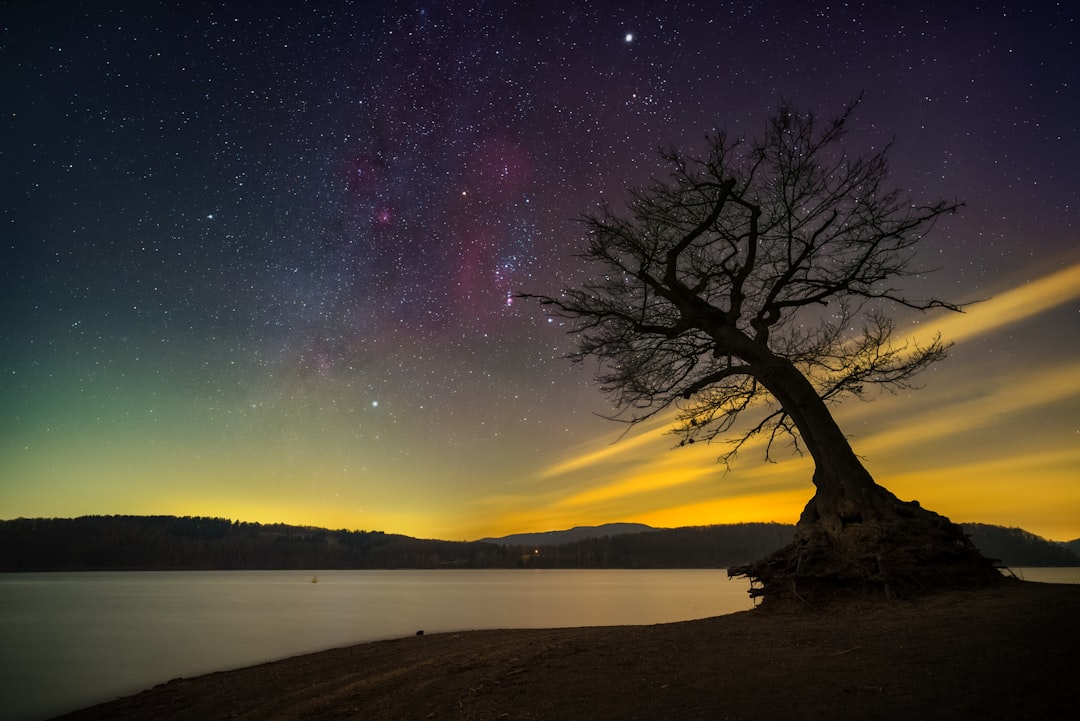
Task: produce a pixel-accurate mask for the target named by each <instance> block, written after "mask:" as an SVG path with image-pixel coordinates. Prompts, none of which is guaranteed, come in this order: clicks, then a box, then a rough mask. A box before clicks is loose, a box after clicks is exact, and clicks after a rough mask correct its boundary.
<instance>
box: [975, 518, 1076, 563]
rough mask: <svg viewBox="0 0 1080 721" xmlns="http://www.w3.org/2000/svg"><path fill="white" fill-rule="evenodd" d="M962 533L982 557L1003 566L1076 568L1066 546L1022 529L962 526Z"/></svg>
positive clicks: (1069, 550) (1072, 553)
mask: <svg viewBox="0 0 1080 721" xmlns="http://www.w3.org/2000/svg"><path fill="white" fill-rule="evenodd" d="M964 531H966V532H967V534H968V535H969V536H971V541H972V543H974V544H975V545H976V546H977V547H978V548H979V550H980V551H982V554H983V555H984V556H986V557H987V558H993V559H998V560H1001V561H1002V562H1003V563H1004V564H1005V565H1006V566H1080V556H1077V555H1076V552H1075V551H1073V550H1072V549H1071V548H1070V544H1066V543H1051V542H1050V541H1047V540H1046V539H1045V538H1043V537H1042V536H1036V535H1035V534H1034V533H1029V532H1028V531H1025V530H1024V529H1022V528H1005V527H1004V526H990V525H987V524H985V523H965V524H964ZM1074 543H1075V542H1074Z"/></svg>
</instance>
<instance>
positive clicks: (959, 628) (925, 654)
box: [61, 582, 1080, 721]
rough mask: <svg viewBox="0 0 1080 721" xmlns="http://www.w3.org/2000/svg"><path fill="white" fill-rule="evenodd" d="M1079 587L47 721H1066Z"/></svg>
mask: <svg viewBox="0 0 1080 721" xmlns="http://www.w3.org/2000/svg"><path fill="white" fill-rule="evenodd" d="M1077 668H1080V585H1076V586H1066V585H1051V584H1037V583H1022V582H1014V583H1010V584H1008V585H1005V586H1003V587H1000V588H994V589H990V590H986V591H982V592H970V591H964V592H960V591H957V592H951V593H946V594H942V595H937V596H933V597H929V598H923V599H918V600H908V601H905V600H900V601H883V600H878V599H873V600H862V601H848V602H845V603H844V604H841V605H833V606H830V607H828V608H826V609H819V610H810V609H808V608H806V607H805V606H803V607H799V606H795V605H782V606H777V607H774V608H768V607H763V608H758V609H755V610H753V611H746V612H742V613H736V614H732V615H728V616H720V617H717V618H711V619H704V620H700V621H688V622H683V623H673V624H663V625H656V626H614V627H604V628H575V629H553V630H505V631H502V630H500V631H467V632H461V633H445V634H429V635H421V636H410V637H407V638H401V639H396V640H390V641H380V642H375V643H366V644H361V645H358V646H352V647H347V648H340V649H334V650H330V651H324V652H320V653H315V654H310V655H305V656H298V657H295V658H290V659H286V660H283V661H277V662H274V663H267V664H261V665H258V666H253V667H250V668H244V669H239V670H235V671H227V672H222V673H214V674H209V675H206V676H200V677H197V678H190V679H177V680H174V681H171V682H169V683H167V684H163V685H161V686H157V687H155V688H153V689H150V690H148V691H145V692H143V693H140V694H138V695H135V696H130V697H127V698H123V699H119V700H116V701H112V702H109V703H105V704H102V705H99V706H94V707H92V708H89V709H84V710H82V711H77V712H75V713H71V714H68V715H65V716H63V717H61V718H63V719H65V721H102V720H104V719H124V720H127V719H131V720H135V719H139V720H140V721H141V720H143V719H156V720H159V721H189V720H190V721H210V720H213V719H250V720H251V721H275V720H278V721H286V720H290V721H291V720H300V719H304V720H310V721H320V720H324V719H325V720H327V721H329V720H330V719H355V720H357V721H361V720H362V721H383V720H385V721H391V720H393V721H403V720H405V719H454V720H457V721H479V720H480V719H484V720H485V721H486V720H488V719H507V720H513V719H520V720H525V719H550V720H552V721H580V720H584V719H597V720H598V721H599V720H601V719H603V720H604V721H611V720H613V719H651V720H655V719H671V720H672V721H674V720H676V719H678V720H680V721H689V720H693V719H711V720H721V719H731V720H735V719H739V720H744V719H794V718H798V719H800V721H808V720H813V719H828V720H829V721H839V720H842V719H882V720H884V721H891V720H894V719H895V720H896V721H901V720H903V721H918V720H919V719H927V720H931V719H933V720H938V719H999V720H1005V719H1040V720H1044V719H1066V718H1068V719H1072V718H1075V714H1076V713H1077V709H1080V674H1078V672H1077Z"/></svg>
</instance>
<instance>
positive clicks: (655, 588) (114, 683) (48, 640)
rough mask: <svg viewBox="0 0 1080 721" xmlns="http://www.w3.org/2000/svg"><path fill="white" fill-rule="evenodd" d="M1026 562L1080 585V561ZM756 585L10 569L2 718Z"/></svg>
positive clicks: (1, 637) (566, 577) (592, 573)
mask: <svg viewBox="0 0 1080 721" xmlns="http://www.w3.org/2000/svg"><path fill="white" fill-rule="evenodd" d="M1014 572H1015V573H1016V575H1017V576H1019V577H1021V578H1024V579H1026V580H1029V581H1047V582H1055V583H1080V568H1067V569H1056V568H1043V569H1034V568H1024V569H1014ZM313 580H315V581H317V582H316V583H312V581H313ZM747 588H748V584H747V583H746V582H745V581H731V580H729V579H728V578H727V573H726V572H725V571H723V570H649V571H639V570H634V571H630V570H477V571H472V570H446V571H307V572H300V571H194V572H177V571H173V572H131V571H127V572H115V573H32V574H31V573H13V574H0V719H3V720H4V721H38V720H40V719H45V718H49V717H51V716H54V715H57V714H61V713H64V712H66V711H71V710H74V709H76V708H81V707H84V706H88V705H91V704H94V703H98V702H101V701H107V700H110V699H112V698H116V697H117V696H124V695H128V694H132V693H137V692H138V691H141V690H143V689H146V688H149V687H151V686H154V685H156V684H159V683H163V682H165V681H168V680H169V679H172V678H177V677H180V676H196V675H200V674H204V673H209V672H211V671H219V670H224V669H229V668H238V667H242V666H249V665H252V664H256V663H260V662H263V661H269V660H273V659H279V658H285V657H288V656H295V655H297V654H301V653H307V652H311V651H319V650H322V649H327V648H333V647H336V646H347V645H350V644H354V643H361V642H364V641H374V640H379V639H384V638H395V637H401V636H411V635H413V634H414V633H416V631H418V630H421V629H422V630H424V631H425V633H438V632H441V631H459V630H466V629H481V628H548V627H560V626H608V625H627V624H653V623H668V622H672V621H682V620H689V619H694V618H705V617H709V616H717V615H722V614H725V613H734V612H736V611H741V610H745V609H749V608H751V607H752V603H751V601H750V599H749V597H748V596H747V594H746V591H747Z"/></svg>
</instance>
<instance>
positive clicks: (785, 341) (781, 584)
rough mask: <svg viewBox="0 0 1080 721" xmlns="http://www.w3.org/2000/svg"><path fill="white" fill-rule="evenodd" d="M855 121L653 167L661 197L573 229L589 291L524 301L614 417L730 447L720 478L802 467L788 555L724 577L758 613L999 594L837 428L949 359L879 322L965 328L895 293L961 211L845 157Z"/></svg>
mask: <svg viewBox="0 0 1080 721" xmlns="http://www.w3.org/2000/svg"><path fill="white" fill-rule="evenodd" d="M855 105H857V103H856V104H855ZM855 105H853V106H852V107H851V108H849V109H848V110H847V111H845V112H844V113H843V114H841V115H840V116H839V117H837V118H835V119H833V120H830V121H827V122H820V121H819V120H817V119H816V118H815V117H814V116H813V115H812V114H809V113H801V112H798V111H796V110H795V109H793V108H792V107H790V106H788V105H783V106H781V107H780V109H779V111H778V113H777V114H776V115H775V116H774V117H772V118H770V119H769V121H768V123H767V124H766V127H765V129H764V132H763V134H762V135H761V136H760V138H758V139H756V140H753V141H738V140H732V139H730V138H728V137H727V136H726V135H725V134H722V133H721V134H718V135H716V136H713V137H710V138H709V144H708V151H707V154H705V155H704V156H703V157H689V156H687V155H684V154H682V153H680V152H678V151H677V150H674V149H670V150H666V151H663V152H662V153H661V155H662V157H663V158H664V160H666V161H667V162H668V163H669V164H670V166H671V169H672V172H671V177H670V178H669V179H668V180H667V181H663V182H654V183H653V184H652V185H651V186H650V187H648V188H646V189H644V190H640V191H636V192H632V193H631V195H630V201H629V207H628V212H627V213H626V214H618V213H616V212H615V211H613V210H612V209H611V208H610V207H607V206H605V207H603V208H602V209H601V210H600V212H599V213H598V214H594V215H590V216H587V217H586V218H585V219H584V224H585V226H586V228H587V229H588V233H589V245H588V248H587V249H586V250H585V252H584V255H583V257H584V259H585V260H586V261H588V262H589V263H590V264H591V267H593V268H594V269H595V271H596V272H595V274H594V275H593V276H592V279H591V280H590V281H588V282H587V283H585V284H583V285H582V286H580V287H571V288H566V289H564V290H563V291H562V293H561V294H560V295H559V296H558V297H549V296H528V297H533V298H537V299H539V301H540V302H541V303H542V304H544V305H546V306H548V307H549V308H550V309H551V310H552V312H553V313H554V314H555V315H558V316H561V317H564V318H568V319H570V320H571V321H572V324H571V327H572V332H573V333H575V334H576V335H577V340H578V344H579V345H578V351H577V353H576V354H575V355H574V358H575V359H576V360H578V361H581V360H584V359H586V358H589V357H594V358H596V359H598V360H599V361H600V371H599V375H598V380H599V381H600V383H601V387H602V389H603V391H604V392H605V393H607V394H609V395H610V396H611V397H612V400H613V402H614V404H615V406H616V408H617V409H618V412H617V413H616V414H615V415H614V416H613V418H616V419H619V420H623V421H626V422H629V423H632V424H633V423H639V422H641V421H643V420H646V419H648V418H652V417H655V416H657V414H660V413H665V412H666V413H670V414H672V418H673V429H672V432H673V433H675V434H676V435H677V436H678V437H680V439H681V443H683V444H685V443H693V442H696V441H703V440H704V441H711V440H714V439H717V438H718V437H720V436H723V437H726V436H727V435H728V434H729V433H731V432H733V431H741V432H738V433H736V436H735V438H734V439H730V441H731V443H732V445H731V446H730V447H729V449H728V451H727V452H726V453H724V455H723V456H722V459H721V460H722V461H724V462H725V463H728V462H729V461H730V460H731V459H732V457H733V456H734V454H735V453H736V452H737V451H738V450H739V449H740V448H742V447H744V445H745V444H746V442H747V441H749V440H750V439H752V438H755V437H761V438H762V439H763V440H764V444H765V447H766V456H767V457H768V456H769V455H770V454H771V453H772V452H773V450H774V445H775V443H776V442H777V441H778V440H779V439H781V438H783V439H785V440H789V441H791V442H792V443H793V444H794V445H795V447H796V449H797V450H798V451H800V452H802V451H804V450H805V451H806V452H809V454H810V455H811V456H812V457H813V460H814V463H815V471H814V477H813V482H814V485H815V486H816V493H815V495H814V497H813V498H812V499H811V500H810V502H809V503H808V504H807V506H806V509H805V510H804V511H803V514H802V517H801V518H800V520H799V523H798V527H797V528H798V532H797V535H796V538H795V540H794V542H793V543H792V544H791V545H790V546H788V547H787V548H785V549H783V550H781V551H780V552H778V553H777V554H775V555H774V556H771V557H769V558H767V559H764V560H762V561H759V562H757V563H754V564H750V565H747V566H743V567H740V568H737V569H732V573H733V575H743V576H748V577H750V578H751V580H752V581H755V582H756V587H755V588H754V590H752V593H753V594H755V595H764V596H765V597H766V598H769V597H775V596H783V595H790V594H798V595H801V596H804V597H805V596H806V594H807V593H810V592H811V589H814V588H819V589H820V590H821V591H822V592H824V590H825V589H826V588H828V589H835V588H837V587H851V586H852V585H856V586H863V585H866V584H867V583H870V584H879V585H880V586H882V587H883V588H884V589H885V591H886V593H887V594H891V593H894V592H901V591H906V590H909V589H914V588H918V587H922V586H927V585H930V584H931V583H933V584H934V585H938V582H939V581H941V580H942V579H946V578H948V579H950V580H949V582H950V583H958V582H961V581H965V582H968V581H975V580H978V581H980V582H981V581H984V580H986V579H989V578H995V577H997V575H998V574H997V572H996V570H995V569H993V567H992V565H991V564H990V563H989V562H988V561H987V560H986V559H984V558H983V557H982V556H981V555H979V553H978V552H977V551H976V550H975V549H974V547H973V546H972V545H971V543H970V542H969V540H968V539H967V538H966V537H965V536H964V534H963V532H962V531H961V529H960V528H959V527H958V526H956V525H954V524H952V523H951V522H950V521H949V520H948V519H946V518H944V517H942V516H939V515H937V514H935V513H932V512H930V511H927V510H925V509H922V508H921V507H920V506H919V504H918V502H916V501H912V502H907V503H905V502H902V501H900V500H898V499H897V498H896V497H895V496H894V495H893V494H892V493H890V492H889V491H888V490H886V489H885V488H883V487H881V486H879V485H878V484H877V483H875V482H874V480H873V478H872V477H871V476H870V474H869V473H868V472H867V471H866V469H865V468H864V467H863V465H862V463H861V462H860V460H859V458H858V457H857V456H856V455H855V453H854V452H853V450H852V448H851V446H850V445H849V443H848V440H847V438H846V436H845V435H844V433H843V432H842V431H841V429H840V428H839V426H838V425H837V423H836V422H835V420H834V419H833V416H832V414H831V412H830V409H829V404H830V403H832V402H834V401H838V400H840V399H842V398H844V397H845V396H851V395H854V396H863V395H864V394H866V393H867V392H868V390H869V389H871V388H873V387H881V386H884V387H888V388H893V389H895V388H898V387H900V388H903V387H909V385H910V382H911V379H912V378H913V376H915V375H916V374H917V373H918V372H919V371H921V370H923V369H925V368H926V367H927V366H929V365H931V364H932V363H934V362H936V361H938V360H940V359H941V358H943V357H944V356H945V354H946V351H947V348H948V346H947V344H946V343H944V342H943V341H942V340H941V339H940V338H935V339H934V340H933V341H932V342H930V343H929V344H928V345H925V346H920V345H915V344H903V343H895V342H894V340H893V338H894V327H893V323H892V321H891V320H890V318H889V316H888V315H887V311H889V310H890V309H891V308H896V307H897V306H902V307H904V308H908V309H915V310H922V311H925V310H929V309H932V308H945V309H950V310H959V308H958V307H957V306H956V305H953V304H951V303H948V302H945V301H942V300H937V299H917V298H912V297H910V296H909V295H908V294H906V293H905V292H904V290H903V280H904V279H905V278H907V277H910V276H913V275H916V274H918V273H921V272H923V271H921V270H920V269H919V268H918V266H916V265H915V250H916V247H917V245H918V243H919V241H920V240H921V239H922V238H923V237H924V236H925V234H926V233H927V232H928V231H929V230H930V229H931V228H932V227H933V225H934V223H935V221H936V220H937V219H938V218H940V217H941V216H943V215H945V214H948V213H953V212H954V211H956V210H957V208H958V207H959V204H958V203H957V202H955V201H951V200H941V201H938V202H935V203H931V204H925V205H924V204H918V203H915V202H912V201H911V200H909V199H908V198H907V197H905V196H904V195H903V194H902V193H900V192H899V191H897V190H894V189H891V188H889V187H887V186H886V176H887V172H888V166H887V162H886V155H887V153H888V150H889V148H888V147H886V148H884V149H882V150H880V151H879V152H875V153H872V154H869V155H864V156H858V157H851V156H849V155H847V154H846V153H845V152H844V149H843V139H844V136H845V134H846V131H847V128H848V125H849V123H850V120H851V116H852V112H853V111H854V107H855ZM747 418H749V419H750V420H749V423H746V422H745V421H746V420H747ZM737 419H742V421H743V423H742V425H739V426H737V425H736V420H737Z"/></svg>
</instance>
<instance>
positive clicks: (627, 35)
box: [623, 33, 634, 43]
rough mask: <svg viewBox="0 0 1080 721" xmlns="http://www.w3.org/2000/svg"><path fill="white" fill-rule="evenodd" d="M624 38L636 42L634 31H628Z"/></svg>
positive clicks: (629, 41)
mask: <svg viewBox="0 0 1080 721" xmlns="http://www.w3.org/2000/svg"><path fill="white" fill-rule="evenodd" d="M623 39H624V40H625V41H626V42H628V43H632V42H634V34H633V33H627V34H626V37H625V38H623Z"/></svg>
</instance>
